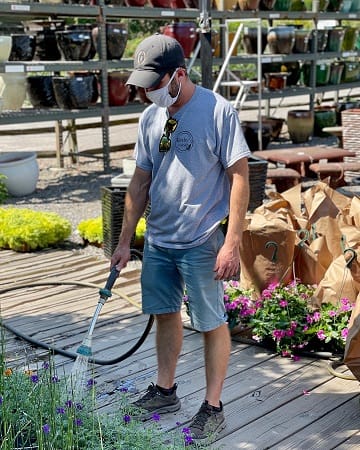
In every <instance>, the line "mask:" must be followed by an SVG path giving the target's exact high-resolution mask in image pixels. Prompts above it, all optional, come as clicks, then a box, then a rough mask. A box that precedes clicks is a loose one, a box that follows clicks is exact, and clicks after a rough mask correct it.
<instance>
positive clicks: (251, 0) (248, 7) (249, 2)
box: [238, 0, 260, 11]
mask: <svg viewBox="0 0 360 450" xmlns="http://www.w3.org/2000/svg"><path fill="white" fill-rule="evenodd" d="M259 4H260V0H238V5H239V7H240V9H241V11H257V10H258V9H259Z"/></svg>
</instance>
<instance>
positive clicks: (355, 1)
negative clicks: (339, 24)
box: [350, 0, 360, 12]
mask: <svg viewBox="0 0 360 450" xmlns="http://www.w3.org/2000/svg"><path fill="white" fill-rule="evenodd" d="M350 11H351V12H358V11H360V0H352V2H351V7H350Z"/></svg>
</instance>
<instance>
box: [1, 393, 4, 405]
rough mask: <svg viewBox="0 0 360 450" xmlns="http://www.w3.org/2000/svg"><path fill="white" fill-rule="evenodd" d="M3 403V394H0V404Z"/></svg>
mask: <svg viewBox="0 0 360 450" xmlns="http://www.w3.org/2000/svg"><path fill="white" fill-rule="evenodd" d="M3 403H4V399H3V396H2V395H0V405H2V404H3Z"/></svg>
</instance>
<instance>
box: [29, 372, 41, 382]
mask: <svg viewBox="0 0 360 450" xmlns="http://www.w3.org/2000/svg"><path fill="white" fill-rule="evenodd" d="M30 380H31V381H32V382H33V383H38V382H39V377H38V375H36V374H33V375H31V376H30Z"/></svg>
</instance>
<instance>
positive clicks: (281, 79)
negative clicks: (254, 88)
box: [264, 72, 289, 91]
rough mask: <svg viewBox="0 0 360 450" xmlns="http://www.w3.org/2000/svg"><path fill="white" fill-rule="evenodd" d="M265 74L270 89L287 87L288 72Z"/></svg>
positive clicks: (266, 85) (266, 83) (266, 84)
mask: <svg viewBox="0 0 360 450" xmlns="http://www.w3.org/2000/svg"><path fill="white" fill-rule="evenodd" d="M264 75H265V87H267V88H268V89H269V90H270V91H276V90H279V89H285V88H286V78H287V77H288V75H289V74H288V73H287V72H270V73H264Z"/></svg>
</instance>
